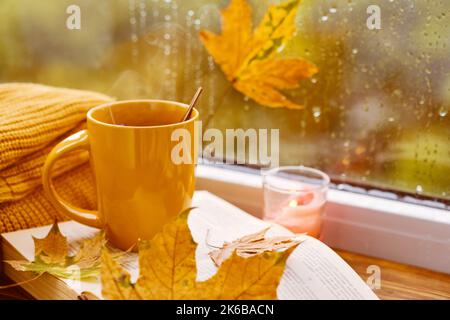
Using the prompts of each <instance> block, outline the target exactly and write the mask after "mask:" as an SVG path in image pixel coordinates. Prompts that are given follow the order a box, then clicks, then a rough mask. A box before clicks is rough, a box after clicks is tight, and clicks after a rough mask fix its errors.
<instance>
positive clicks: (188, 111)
mask: <svg viewBox="0 0 450 320" xmlns="http://www.w3.org/2000/svg"><path fill="white" fill-rule="evenodd" d="M202 92H203V88H202V87H199V88H198V89H197V92H196V93H195V95H194V97H193V98H192V100H191V103H190V104H189V108H188V109H187V111H186V113H185V114H184V116H183V119H181V122H184V121H186V120H187V119H189V118H190V117H191V113H192V110H193V109H194V106H195V105H196V104H197V101H198V99H199V98H200V95H201V94H202Z"/></svg>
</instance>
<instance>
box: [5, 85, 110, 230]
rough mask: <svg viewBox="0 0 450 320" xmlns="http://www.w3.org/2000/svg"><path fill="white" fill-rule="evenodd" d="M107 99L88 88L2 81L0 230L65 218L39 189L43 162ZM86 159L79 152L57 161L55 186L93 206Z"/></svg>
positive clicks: (71, 198) (80, 202)
mask: <svg viewBox="0 0 450 320" xmlns="http://www.w3.org/2000/svg"><path fill="white" fill-rule="evenodd" d="M109 101H112V99H111V98H110V97H108V96H105V95H102V94H99V93H94V92H88V91H81V90H71V89H64V88H53V87H48V86H43V85H36V84H28V83H7V84H0V232H5V231H13V230H17V229H23V228H30V227H35V226H39V225H44V224H48V223H51V221H52V220H53V219H54V218H55V217H56V218H58V219H62V218H63V217H62V216H61V215H60V214H59V213H58V212H57V211H56V210H55V209H54V208H53V207H52V206H51V205H50V203H49V201H48V200H47V199H46V197H45V195H44V193H43V190H42V186H41V170H42V166H43V164H44V162H45V159H46V156H47V154H48V153H49V152H50V150H51V149H52V148H53V147H54V146H55V145H56V144H57V143H58V142H59V141H61V140H62V139H64V138H65V137H67V136H69V135H70V134H72V133H74V132H76V131H78V130H81V129H82V128H83V127H84V125H85V120H86V112H87V111H88V110H89V109H90V108H92V107H94V106H97V105H99V104H103V103H105V102H109ZM87 160H88V155H87V153H86V152H79V153H73V154H69V155H67V156H66V157H65V158H62V159H61V160H60V161H58V163H57V164H56V165H55V170H54V172H55V173H54V174H55V177H57V178H56V179H55V185H56V189H57V191H58V193H59V194H60V195H61V196H62V197H63V198H66V199H67V200H68V201H70V202H72V203H74V204H75V205H78V206H81V207H85V208H88V209H92V208H93V206H95V188H94V186H93V180H92V175H91V172H90V169H89V165H88V163H87Z"/></svg>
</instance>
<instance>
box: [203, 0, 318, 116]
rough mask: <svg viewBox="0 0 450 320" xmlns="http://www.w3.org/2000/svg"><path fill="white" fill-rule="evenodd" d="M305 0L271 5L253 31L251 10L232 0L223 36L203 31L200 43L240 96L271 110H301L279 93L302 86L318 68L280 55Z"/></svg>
mask: <svg viewBox="0 0 450 320" xmlns="http://www.w3.org/2000/svg"><path fill="white" fill-rule="evenodd" d="M299 4H300V0H293V1H289V2H286V3H282V4H278V5H272V6H270V8H269V10H268V11H267V12H266V14H265V16H264V17H263V19H262V21H261V23H260V24H259V26H258V27H257V28H256V29H255V31H254V32H253V23H252V9H251V7H250V5H249V4H248V3H247V1H246V0H231V2H230V4H229V6H228V7H227V8H225V9H224V10H222V11H221V18H222V33H221V34H214V33H212V32H210V31H201V32H200V39H201V41H202V42H203V44H204V46H205V48H206V49H207V51H208V52H209V53H210V54H211V56H212V57H213V58H214V60H215V62H216V63H217V64H218V65H219V66H220V67H221V69H222V71H223V72H224V74H225V76H226V77H227V79H228V81H230V82H231V84H232V85H233V87H234V88H235V89H236V90H238V91H239V92H241V93H243V94H245V95H246V96H248V97H250V98H252V99H253V100H255V101H256V102H258V103H260V104H261V105H264V106H268V107H274V108H277V107H286V108H290V109H300V108H302V106H300V105H298V104H296V103H294V102H292V101H290V100H289V99H287V98H286V96H284V95H283V94H282V93H281V92H280V90H284V89H294V88H298V87H299V81H300V80H301V79H304V78H308V77H311V76H312V75H314V74H315V73H316V72H317V71H318V69H317V67H316V66H315V65H314V64H313V63H311V62H309V61H308V60H306V59H303V58H300V57H298V58H290V59H283V58H277V57H276V54H277V53H278V52H279V51H281V50H282V49H283V48H284V46H285V45H286V44H287V42H288V41H289V40H290V39H291V38H292V36H293V35H294V33H295V22H294V20H295V16H296V14H297V9H298V6H299Z"/></svg>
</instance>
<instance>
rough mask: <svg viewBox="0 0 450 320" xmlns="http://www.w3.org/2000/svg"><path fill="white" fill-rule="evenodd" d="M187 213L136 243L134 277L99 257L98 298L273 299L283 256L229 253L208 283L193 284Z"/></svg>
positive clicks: (108, 256) (193, 263)
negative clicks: (137, 258) (100, 292)
mask: <svg viewBox="0 0 450 320" xmlns="http://www.w3.org/2000/svg"><path fill="white" fill-rule="evenodd" d="M188 215H189V210H186V211H184V212H182V213H181V214H180V215H179V216H178V217H177V218H176V219H174V220H173V221H172V222H170V223H168V224H166V225H165V227H164V228H163V230H162V232H160V233H158V234H157V235H156V236H155V237H154V238H153V239H152V240H151V241H142V242H141V243H140V244H139V271H140V273H139V277H138V279H137V281H136V282H135V283H133V282H132V281H131V277H130V274H129V273H128V272H127V271H126V270H125V269H124V268H122V267H121V266H120V265H119V263H118V262H116V261H114V259H112V256H111V254H110V252H109V250H108V249H106V248H105V249H104V250H103V253H102V270H101V282H102V295H103V297H104V298H106V299H276V297H277V293H276V289H277V286H278V283H279V281H280V278H281V276H282V274H283V271H284V268H285V264H286V259H287V258H288V257H289V255H290V253H291V252H292V251H293V250H294V249H295V245H293V246H291V247H290V248H289V249H288V250H285V251H283V252H265V253H263V254H255V255H253V256H251V257H249V258H244V257H241V256H238V255H237V254H236V253H235V252H234V253H232V254H231V257H230V258H229V259H227V260H226V261H225V262H224V263H223V264H222V266H221V267H220V268H219V270H218V271H217V273H216V274H215V275H214V276H212V277H211V278H210V279H208V280H205V281H202V282H198V281H197V280H196V277H197V265H196V261H195V250H196V248H197V245H196V243H195V242H194V240H193V238H192V236H191V232H190V230H189V227H188V224H187V218H188Z"/></svg>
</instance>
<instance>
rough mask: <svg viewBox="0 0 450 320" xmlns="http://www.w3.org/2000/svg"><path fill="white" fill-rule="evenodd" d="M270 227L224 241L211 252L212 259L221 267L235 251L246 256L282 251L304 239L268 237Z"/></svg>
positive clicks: (241, 255)
mask: <svg viewBox="0 0 450 320" xmlns="http://www.w3.org/2000/svg"><path fill="white" fill-rule="evenodd" d="M269 229H270V227H268V228H266V229H263V230H261V231H258V232H256V233H252V234H249V235H246V236H244V237H242V238H239V239H236V240H234V241H233V242H224V244H223V245H222V247H221V248H219V249H216V250H213V251H211V252H210V253H209V256H210V257H211V259H212V261H213V262H214V264H215V265H216V266H217V267H220V266H221V265H222V263H223V261H224V260H226V259H227V258H228V257H229V256H230V255H231V254H232V253H233V252H236V255H238V256H240V257H244V258H248V257H252V256H255V255H258V254H261V253H263V252H270V251H281V250H286V249H288V248H290V247H293V246H296V245H298V244H299V243H301V242H302V241H301V240H300V239H299V238H298V237H292V236H278V237H272V238H266V237H265V235H266V233H267V231H268V230H269Z"/></svg>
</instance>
